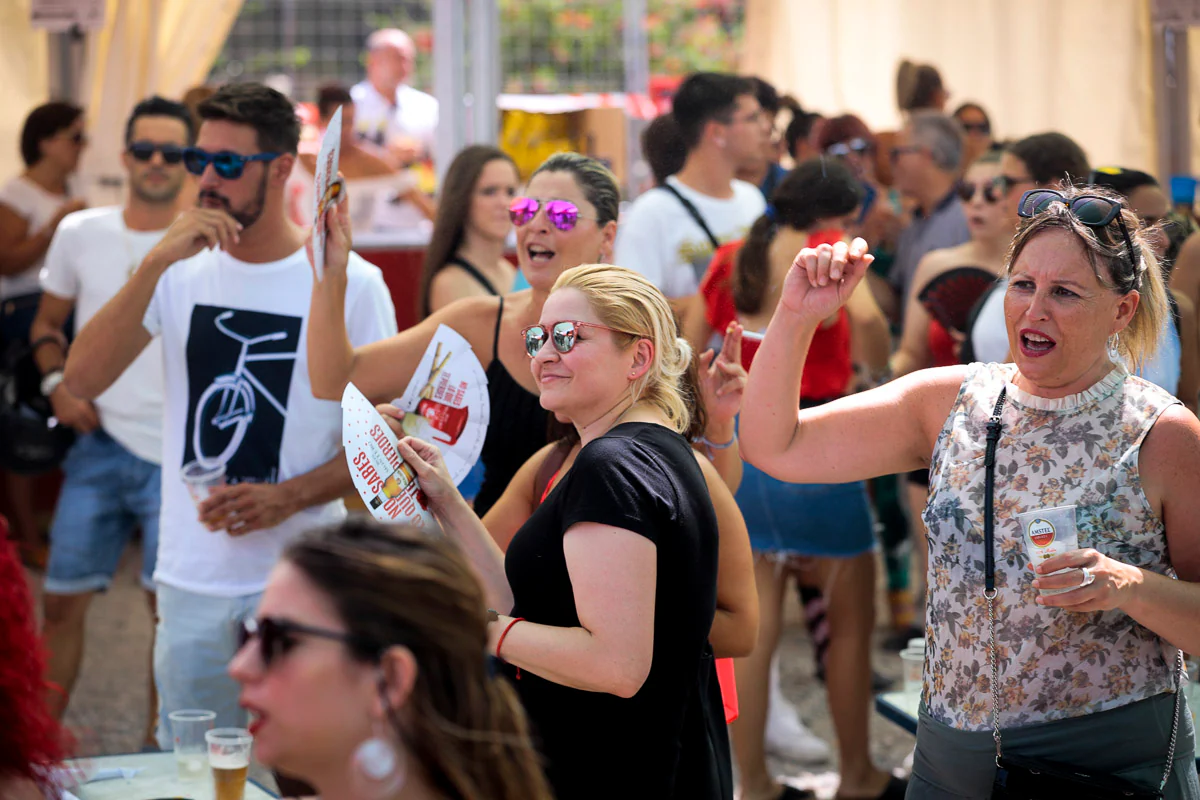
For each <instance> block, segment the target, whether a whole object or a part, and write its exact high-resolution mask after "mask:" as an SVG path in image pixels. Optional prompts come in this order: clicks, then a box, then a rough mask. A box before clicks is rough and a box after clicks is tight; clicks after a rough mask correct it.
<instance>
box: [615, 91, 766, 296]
mask: <svg viewBox="0 0 1200 800" xmlns="http://www.w3.org/2000/svg"><path fill="white" fill-rule="evenodd" d="M671 113H673V114H674V115H675V120H676V122H677V123H678V124H679V130H680V133H681V134H682V135H683V142H684V146H685V147H687V153H688V154H687V160H686V161H685V162H684V165H683V169H681V170H680V171H679V172H678V173H677V174H675V175H673V176H671V177H670V178H667V180H666V183H665V184H663V185H662V186H660V187H658V188H655V189H652V190H650V191H648V192H646V193H645V194H643V195H642V196H641V197H639V198H638V199H637V200H635V201H634V202H633V204H632V205H631V206H630V207H629V209H628V210H627V211H626V212H625V214H624V215H623V216H622V218H621V224H620V227H618V229H617V242H616V246H615V250H614V253H613V261H614V262H615V263H616V264H619V265H621V266H622V267H629V268H630V269H635V270H637V271H638V272H640V273H642V274H643V275H645V276H646V278H648V279H649V280H650V281H652V282H653V283H654V285H655V286H657V287H658V288H659V289H661V290H662V291H663V294H665V295H666V296H667V297H668V298H670V299H672V300H678V301H680V302H678V303H675V304H674V305H676V307H677V308H679V307H680V305H681V304H682V302H683V301H684V300H685V299H686V298H690V297H691V296H692V295H695V294H696V291H697V290H698V289H699V288H700V281H701V279H702V278H703V277H704V273H705V272H706V271H707V270H708V262H709V261H710V260H711V259H712V254H713V252H714V251H715V250H716V247H717V244H725V243H726V242H728V241H731V240H733V239H740V238H742V237H743V236H744V235H745V234H746V232H747V231H748V230H749V229H750V226H751V225H752V224H753V223H754V220H756V219H757V218H758V217H759V216H760V215H761V214H762V213H763V210H764V209H765V208H766V201H765V200H764V199H763V196H762V192H760V191H759V190H758V187H757V186H753V185H751V184H749V183H746V182H745V181H739V180H736V179H735V178H734V174H735V173H736V172H737V170H738V168H739V167H740V166H741V165H742V164H744V163H746V162H747V161H748V160H752V159H753V158H755V157H757V156H758V155H759V154H761V153H762V151H763V148H764V147H765V146H766V143H767V141H768V139H769V136H770V132H769V130H768V129H767V125H766V122H765V118H764V116H763V113H762V109H761V108H760V107H759V105H758V100H757V99H756V97H755V94H754V84H753V83H751V82H750V81H749V80H748V79H745V78H739V77H738V76H736V75H724V74H718V73H712V72H699V73H696V74H694V75H691V76H689V77H688V78H687V79H686V80H685V81H684V82H683V83H682V84H681V85H680V87H679V91H678V92H677V93H676V95H675V99H674V105H673V110H672V112H671ZM714 240H715V241H714Z"/></svg>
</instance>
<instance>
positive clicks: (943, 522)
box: [741, 187, 1200, 800]
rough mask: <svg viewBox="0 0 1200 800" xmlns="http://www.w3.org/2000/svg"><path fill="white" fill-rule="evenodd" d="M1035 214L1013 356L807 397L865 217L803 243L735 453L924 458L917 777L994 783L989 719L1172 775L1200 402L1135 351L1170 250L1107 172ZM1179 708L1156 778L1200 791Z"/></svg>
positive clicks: (1014, 732)
mask: <svg viewBox="0 0 1200 800" xmlns="http://www.w3.org/2000/svg"><path fill="white" fill-rule="evenodd" d="M1021 216H1022V217H1026V219H1024V220H1023V221H1022V225H1021V226H1020V227H1019V228H1018V230H1017V234H1016V237H1015V238H1014V240H1013V244H1012V247H1011V249H1010V251H1009V255H1008V258H1007V260H1006V261H1007V263H1006V272H1007V273H1008V276H1009V281H1010V282H1009V287H1008V289H1007V294H1006V296H1005V318H1006V321H1007V327H1008V336H1009V341H1010V346H1011V349H1012V353H1013V357H1014V360H1015V364H970V365H966V366H953V367H945V368H939V369H931V370H922V371H919V372H915V373H913V374H911V375H907V376H905V377H903V378H900V379H898V380H896V381H893V382H892V383H889V384H887V385H885V386H882V387H880V388H878V389H875V390H873V391H870V392H865V393H862V394H858V395H854V396H852V397H847V398H845V399H843V400H839V401H836V402H834V403H830V404H828V405H824V406H820V407H818V408H813V409H808V410H805V411H801V412H800V414H799V418H797V416H796V411H795V409H796V400H797V396H798V393H799V387H800V375H801V371H802V369H803V366H804V358H805V356H806V355H807V350H808V347H809V343H810V342H811V340H812V336H813V332H814V331H815V329H816V327H817V325H818V324H819V321H820V320H822V319H824V318H825V317H827V316H829V314H830V313H832V312H833V311H834V310H836V309H837V308H838V307H840V306H841V305H842V304H843V303H844V302H845V300H846V298H847V297H849V295H850V293H851V291H853V289H854V287H855V285H857V283H858V282H859V281H860V280H861V279H862V276H863V274H864V272H865V271H866V269H867V267H868V266H869V265H870V261H871V257H870V256H869V255H867V254H866V252H867V245H866V243H865V242H864V241H862V240H861V239H858V240H855V242H854V243H852V244H851V245H849V246H847V245H845V244H838V245H834V246H832V247H831V246H829V245H822V246H821V247H818V248H810V249H805V250H802V251H801V252H800V254H799V255H798V256H797V257H796V261H795V264H794V265H793V267H792V269H791V271H790V272H789V274H788V276H787V278H786V282H785V287H784V290H783V296H782V298H781V300H780V302H779V306H778V308H777V309H776V311H775V316H774V318H773V319H772V321H771V324H770V327H769V329H768V332H767V335H766V338H765V340H764V341H763V343H762V346H761V348H760V350H759V353H758V357H757V359H756V360H755V363H754V368H753V370H751V373H750V379H749V383H748V386H747V388H746V394H745V397H744V402H743V408H745V409H754V411H755V413H753V414H746V415H743V421H742V429H741V443H742V453H743V455H744V457H745V458H746V459H747V460H748V461H750V462H751V463H754V464H755V465H756V466H758V467H759V468H760V469H763V470H765V471H766V472H769V473H770V474H772V475H774V476H775V477H777V478H780V479H782V480H789V481H795V482H798V483H808V482H822V483H827V482H830V481H852V480H862V479H864V478H869V477H872V476H875V475H886V474H890V473H897V472H905V471H908V470H914V469H921V468H926V467H927V468H929V469H930V475H931V481H930V497H929V503H928V505H927V507H926V509H925V514H924V518H925V522H926V524H927V525H928V526H929V550H930V552H929V577H928V583H929V599H928V609H929V613H928V623H927V629H926V640H927V653H928V654H929V656H928V659H927V662H926V667H925V681H924V691H923V693H922V702H921V711H920V718H919V723H918V730H917V752H916V757H915V760H914V765H913V777H912V781H911V783H910V788H909V793H908V797H909V798H920V799H922V800H923V799H924V798H986V797H990V796H991V794H992V784H993V781H994V780H995V779H996V776H997V767H996V759H997V749H996V748H997V745H996V743H995V742H994V741H993V727H995V729H996V730H997V731H998V733H999V734H1000V738H1001V741H1002V747H1003V752H1004V755H1005V756H1008V757H1017V758H1020V757H1026V758H1038V759H1042V760H1045V761H1050V762H1054V763H1056V764H1060V765H1070V766H1071V767H1073V768H1075V769H1077V770H1082V771H1087V772H1090V773H1092V774H1097V775H1110V776H1111V775H1117V776H1121V777H1123V778H1125V779H1127V780H1130V781H1132V782H1134V783H1137V784H1140V785H1142V786H1145V787H1146V788H1147V789H1150V790H1153V789H1158V788H1159V786H1160V783H1161V782H1162V781H1163V780H1164V771H1165V767H1166V765H1167V762H1168V752H1169V750H1171V747H1172V728H1173V717H1174V712H1175V710H1176V705H1175V703H1176V691H1175V685H1176V684H1175V681H1176V657H1177V650H1176V648H1182V649H1183V650H1184V651H1187V652H1193V653H1194V652H1200V585H1198V583H1200V484H1198V483H1197V476H1198V475H1200V422H1198V421H1197V419H1196V417H1195V416H1193V415H1192V414H1191V413H1190V412H1188V411H1187V410H1186V409H1184V407H1183V406H1182V405H1180V404H1179V401H1178V400H1176V399H1175V398H1174V397H1172V396H1171V395H1169V394H1167V393H1166V392H1164V391H1162V390H1161V389H1158V388H1157V387H1155V386H1153V385H1151V384H1149V383H1147V382H1145V381H1143V380H1141V379H1140V378H1137V377H1134V376H1131V375H1130V374H1129V371H1128V367H1129V366H1136V365H1137V364H1139V363H1141V362H1142V361H1143V360H1144V359H1146V358H1148V357H1149V356H1150V355H1151V354H1152V353H1151V351H1152V350H1153V346H1154V343H1155V340H1156V338H1157V337H1156V335H1157V332H1158V330H1159V327H1160V325H1161V322H1162V320H1163V319H1164V316H1165V314H1167V313H1168V311H1167V300H1166V295H1165V289H1164V286H1163V280H1162V274H1161V271H1160V268H1159V266H1158V263H1157V261H1156V260H1155V258H1154V255H1153V252H1152V251H1151V249H1150V247H1149V244H1148V242H1147V241H1146V238H1145V236H1144V234H1143V232H1142V231H1140V230H1139V223H1138V219H1137V217H1136V216H1135V215H1134V214H1133V213H1132V212H1131V211H1129V210H1128V209H1126V208H1124V207H1123V206H1122V205H1121V200H1120V198H1119V197H1117V196H1116V195H1113V194H1110V193H1107V192H1106V191H1104V190H1101V189H1097V188H1096V187H1087V188H1086V189H1070V188H1068V189H1064V190H1062V191H1061V192H1053V191H1049V190H1043V189H1038V190H1034V191H1032V192H1027V193H1026V194H1025V196H1023V197H1022V198H1021ZM797 356H799V357H797ZM997 408H999V409H1000V410H999V412H998V413H999V423H1000V424H999V439H998V444H997V445H996V449H995V461H994V476H995V477H994V480H995V485H994V491H993V495H992V496H993V498H994V508H993V511H992V519H993V522H994V544H993V548H992V556H993V559H994V566H993V568H992V569H993V574H994V581H995V584H994V585H995V593H994V595H993V600H992V602H991V603H989V602H988V600H986V599H985V577H986V570H987V567H986V564H987V559H986V555H985V547H984V542H985V536H984V533H985V514H984V509H985V505H984V503H985V475H986V469H985V451H986V444H985V443H986V438H987V431H988V426H989V422H990V420H991V419H992V417H993V415H994V414H996V413H997V411H996V409H997ZM931 454H932V455H931ZM1034 519H1037V520H1038V523H1037V524H1033V523H1032V520H1034ZM1047 520H1050V521H1051V522H1053V524H1054V525H1055V526H1057V527H1056V528H1048V527H1047V526H1046V524H1045V523H1046V521H1047ZM1056 530H1057V531H1058V533H1055V531H1056ZM1047 531H1049V536H1048V538H1049V540H1051V541H1052V540H1053V539H1054V538H1055V536H1057V535H1059V534H1061V533H1062V532H1064V531H1066V532H1067V533H1068V534H1069V533H1070V532H1071V531H1074V532H1075V533H1076V534H1077V546H1076V549H1072V550H1069V551H1068V552H1064V553H1062V554H1060V555H1057V556H1054V557H1050V558H1046V559H1044V560H1043V559H1041V558H1039V559H1038V563H1037V564H1036V569H1035V565H1034V564H1032V563H1031V560H1030V555H1029V554H1030V551H1031V550H1032V551H1033V552H1035V553H1039V552H1042V551H1040V550H1039V548H1040V547H1041V546H1043V545H1045V544H1046V543H1047V537H1046V536H1045V534H1046V533H1047ZM1027 540H1028V544H1027ZM1068 541H1069V539H1068ZM1068 546H1069V545H1068ZM1051 590H1059V593H1055V594H1044V592H1047V591H1051ZM989 605H991V606H992V607H993V608H994V614H995V622H994V629H993V627H992V626H991V625H990V624H989V614H988V608H989ZM993 630H994V635H995V653H996V656H995V659H994V663H993V659H992V657H991V649H992V631H993ZM993 667H994V668H995V672H993ZM993 674H994V675H995V676H996V678H995V681H994V682H995V686H994V687H993ZM1177 731H1178V735H1177V737H1176V741H1175V743H1174V760H1173V762H1171V763H1172V764H1173V767H1172V769H1171V771H1170V774H1169V776H1166V778H1165V780H1166V783H1165V787H1164V789H1163V792H1164V796H1165V797H1167V798H1187V799H1189V800H1197V798H1200V785H1198V782H1197V775H1196V769H1195V763H1194V761H1193V758H1194V755H1193V754H1194V752H1195V734H1194V731H1193V726H1192V722H1191V715H1190V714H1189V713H1188V709H1187V708H1186V704H1183V707H1182V709H1181V713H1180V714H1179V722H1178V726H1177Z"/></svg>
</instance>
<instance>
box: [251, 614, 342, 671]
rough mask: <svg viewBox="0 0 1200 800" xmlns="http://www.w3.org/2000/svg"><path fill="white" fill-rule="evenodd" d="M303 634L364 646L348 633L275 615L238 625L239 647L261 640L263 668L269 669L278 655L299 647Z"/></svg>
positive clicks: (259, 647)
mask: <svg viewBox="0 0 1200 800" xmlns="http://www.w3.org/2000/svg"><path fill="white" fill-rule="evenodd" d="M301 636H315V637H317V638H318V639H329V640H331V641H335V642H342V643H343V644H346V645H349V646H350V647H351V648H355V649H357V650H362V649H364V648H363V647H362V643H361V642H359V640H358V639H355V638H354V637H353V636H351V635H350V634H348V633H341V632H338V631H331V630H326V629H324V628H313V627H310V626H308V625H301V624H300V623H298V622H290V621H288V620H283V619H275V618H274V617H263V618H262V619H253V618H251V619H248V620H246V621H244V622H243V623H242V625H241V627H240V628H238V650H241V649H242V648H243V647H245V646H246V645H247V644H248V643H249V642H250V640H251V639H257V640H258V654H259V657H260V658H261V659H262V663H263V667H264V668H267V669H269V668H270V666H271V664H272V663H273V662H274V661H275V659H276V658H278V657H280V656H284V655H287V654H288V653H289V652H290V651H291V649H292V648H293V647H295V646H296V644H297V642H298V640H299V638H300V637H301Z"/></svg>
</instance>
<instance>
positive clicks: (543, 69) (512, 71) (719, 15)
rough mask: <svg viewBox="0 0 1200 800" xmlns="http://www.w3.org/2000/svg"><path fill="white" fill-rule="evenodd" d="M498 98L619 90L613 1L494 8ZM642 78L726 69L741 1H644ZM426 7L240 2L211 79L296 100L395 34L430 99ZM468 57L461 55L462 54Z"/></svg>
mask: <svg viewBox="0 0 1200 800" xmlns="http://www.w3.org/2000/svg"><path fill="white" fill-rule="evenodd" d="M498 6H499V16H500V39H501V41H500V53H501V63H502V73H503V80H502V81H501V82H500V85H501V87H502V91H505V92H512V93H529V92H535V93H548V92H605V91H621V90H623V89H624V88H625V86H624V62H623V52H622V4H621V2H620V0H607V2H606V1H605V0H498ZM646 7H647V13H646V17H645V22H644V24H645V28H646V35H647V43H648V48H649V57H650V68H651V72H652V74H666V75H679V74H683V73H686V72H690V71H692V70H696V69H715V70H733V69H735V68H736V66H737V56H738V50H739V48H740V44H741V35H742V28H743V21H744V16H745V0H646ZM432 18H433V15H432V2H431V0H246V2H245V5H244V6H243V7H242V11H241V13H240V15H239V17H238V19H237V21H236V22H235V24H234V26H233V29H232V30H231V31H230V34H229V38H228V39H227V40H226V43H225V48H224V50H223V51H222V52H221V55H220V57H219V58H218V59H217V63H216V65H215V66H214V68H213V71H212V75H211V80H212V81H213V82H215V83H220V82H223V81H228V80H260V81H261V80H269V81H271V82H273V83H276V84H277V85H278V87H281V88H284V89H288V90H290V91H289V94H291V96H292V97H294V98H296V99H297V100H310V99H312V98H313V96H314V95H315V93H316V89H317V87H318V86H320V85H321V84H323V83H327V82H333V81H336V82H340V83H344V84H346V85H351V84H353V83H356V82H358V81H359V80H361V79H362V75H363V68H362V49H363V43H364V41H365V40H366V38H367V36H368V35H369V34H370V33H371V31H373V30H376V29H377V28H384V27H397V28H401V29H402V30H404V31H406V32H408V34H409V35H410V36H412V38H413V41H414V43H415V44H416V47H417V74H416V76H415V78H414V80H413V81H412V83H413V85H414V86H416V87H418V88H421V89H424V90H425V91H432V85H433V59H432V57H431V55H430V52H431V49H432V43H433V35H432ZM468 58H469V54H468Z"/></svg>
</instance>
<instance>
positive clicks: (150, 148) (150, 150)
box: [125, 142, 183, 164]
mask: <svg viewBox="0 0 1200 800" xmlns="http://www.w3.org/2000/svg"><path fill="white" fill-rule="evenodd" d="M125 152H127V153H129V155H131V156H133V157H134V158H135V159H137V160H138V161H149V160H150V159H152V158H154V154H155V153H162V157H163V161H165V162H166V163H168V164H178V163H179V162H180V161H183V148H182V147H180V146H179V145H177V144H155V143H154V142H132V143H131V144H130V145H129V147H126V148H125Z"/></svg>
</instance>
